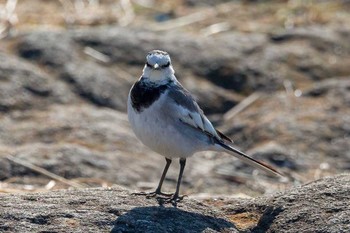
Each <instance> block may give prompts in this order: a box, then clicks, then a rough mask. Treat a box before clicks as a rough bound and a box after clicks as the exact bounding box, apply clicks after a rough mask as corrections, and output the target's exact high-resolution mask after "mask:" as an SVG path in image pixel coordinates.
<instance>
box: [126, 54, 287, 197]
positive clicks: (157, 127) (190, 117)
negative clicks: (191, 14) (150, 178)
mask: <svg viewBox="0 0 350 233" xmlns="http://www.w3.org/2000/svg"><path fill="white" fill-rule="evenodd" d="M127 112H128V119H129V122H130V125H131V128H132V130H133V131H134V133H135V135H136V137H137V138H138V139H139V140H140V141H141V142H142V143H143V144H144V145H146V146H147V147H149V148H150V149H151V150H153V151H155V152H157V153H158V154H160V155H162V156H164V157H165V161H166V164H165V167H164V170H163V173H162V175H161V178H160V181H159V184H158V186H157V188H156V190H155V191H154V192H151V193H148V195H167V194H165V193H163V192H162V191H161V189H162V185H163V181H164V179H165V177H166V174H167V172H168V168H169V167H170V164H171V162H172V160H173V159H179V162H180V171H179V175H178V179H177V184H176V190H175V193H174V194H169V200H170V201H172V202H177V201H180V200H182V198H183V197H182V196H180V194H179V193H180V185H181V180H182V177H183V172H184V169H185V166H186V160H187V158H189V157H190V156H192V155H193V154H195V153H197V152H201V151H218V152H226V153H228V154H230V155H233V156H235V157H237V158H239V159H241V160H242V161H243V162H245V163H247V164H249V165H251V166H254V167H256V168H259V169H261V170H263V171H265V172H267V173H269V174H272V175H277V176H282V174H281V173H280V172H279V171H277V170H276V169H275V168H273V167H271V166H269V165H267V164H265V163H263V162H260V161H257V160H255V159H253V158H251V157H250V156H248V155H247V154H245V153H244V152H242V151H240V150H238V149H236V148H235V147H233V145H232V144H233V141H232V140H231V139H230V138H229V137H228V136H226V135H225V134H224V133H222V132H220V131H219V130H217V129H215V128H214V126H213V124H212V123H211V122H210V121H209V120H208V118H207V117H206V116H205V114H204V112H203V110H202V109H201V108H200V107H199V105H198V103H197V102H196V100H195V99H194V97H193V96H192V95H191V93H190V92H189V91H188V90H187V89H185V88H184V87H183V86H182V85H181V84H180V82H179V81H178V80H177V79H176V77H175V71H174V68H173V66H172V63H171V59H170V55H169V54H168V53H167V52H165V51H162V50H153V51H150V52H149V53H148V54H147V56H146V64H145V66H144V68H143V73H142V75H141V77H140V78H139V79H138V80H137V81H136V82H135V83H134V84H133V86H132V87H131V89H130V91H129V95H128V101H127Z"/></svg>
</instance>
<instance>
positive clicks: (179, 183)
mask: <svg viewBox="0 0 350 233" xmlns="http://www.w3.org/2000/svg"><path fill="white" fill-rule="evenodd" d="M185 166H186V159H182V158H181V159H180V173H179V178H178V179H177V185H176V191H175V194H174V196H173V198H172V199H173V201H177V200H179V199H180V200H181V199H182V198H179V192H180V185H181V180H182V174H183V173H184V169H185Z"/></svg>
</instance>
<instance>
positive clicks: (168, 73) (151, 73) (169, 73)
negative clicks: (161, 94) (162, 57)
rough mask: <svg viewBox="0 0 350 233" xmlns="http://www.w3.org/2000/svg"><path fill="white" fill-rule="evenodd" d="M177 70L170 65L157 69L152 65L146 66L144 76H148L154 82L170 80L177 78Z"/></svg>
mask: <svg viewBox="0 0 350 233" xmlns="http://www.w3.org/2000/svg"><path fill="white" fill-rule="evenodd" d="M174 74H175V71H174V69H173V67H172V66H169V67H167V68H165V69H159V70H155V69H152V68H150V67H147V66H145V67H144V68H143V74H142V76H143V77H146V78H148V79H149V80H151V81H152V82H156V83H159V82H161V83H162V82H168V81H169V80H175V79H176V78H175V75H174Z"/></svg>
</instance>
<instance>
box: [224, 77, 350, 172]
mask: <svg viewBox="0 0 350 233" xmlns="http://www.w3.org/2000/svg"><path fill="white" fill-rule="evenodd" d="M325 86H326V88H325ZM347 87H348V81H347V79H337V78H335V79H334V80H332V79H329V80H327V81H326V80H325V81H323V82H320V83H319V84H318V85H315V87H314V88H311V89H309V90H308V89H306V91H305V95H302V96H300V97H295V96H294V95H289V94H287V93H283V92H280V93H278V94H277V93H276V95H273V97H272V96H267V95H266V96H262V97H261V98H260V99H259V100H257V101H256V102H255V103H254V104H253V105H254V106H250V107H249V108H247V109H246V110H245V111H243V112H241V113H240V114H238V115H236V117H235V119H234V120H230V121H228V122H225V123H224V124H223V125H224V126H225V127H223V128H225V129H226V130H227V131H226V133H227V134H228V135H231V136H232V137H233V139H234V140H235V139H236V140H235V141H236V143H237V144H238V145H244V146H245V147H244V148H243V149H248V148H250V149H251V151H248V153H251V154H254V150H255V149H258V148H259V146H260V147H261V146H262V145H263V144H266V142H274V143H275V144H279V145H283V147H286V148H288V149H287V150H288V152H287V153H283V154H285V155H286V154H289V156H288V157H289V159H291V161H290V162H291V163H290V164H295V163H296V161H298V162H297V163H298V164H302V165H303V167H304V168H303V169H302V170H305V169H306V170H308V169H312V168H315V167H318V169H319V168H320V166H321V164H322V163H327V164H328V165H329V169H330V170H333V169H339V170H342V169H344V168H345V167H349V164H350V154H349V151H348V150H347V149H346V148H349V146H350V144H349V143H350V141H349V140H348V139H349V127H348V125H350V118H349V117H347V116H349V115H350V111H349V109H350V108H347V107H344V106H348V105H349V94H348V91H347ZM301 92H303V90H302V91H301ZM312 93H319V94H316V96H315V94H312ZM317 95H320V96H318V97H317ZM321 99H322V100H321ZM339 116H341V117H339ZM259 144H260V145H259ZM254 145H255V146H254ZM316 151H317V152H316ZM274 154H275V155H276V154H279V152H278V151H276V150H275V153H274ZM263 157H264V158H268V157H270V156H269V155H267V154H266V153H265V155H264V156H262V157H259V158H260V159H261V158H263ZM275 159H277V157H275V156H274V158H272V160H270V161H271V162H272V163H274V162H273V160H275ZM223 164H225V162H224V163H223ZM276 165H277V164H276Z"/></svg>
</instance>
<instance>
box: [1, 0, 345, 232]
mask: <svg viewBox="0 0 350 233" xmlns="http://www.w3.org/2000/svg"><path fill="white" fill-rule="evenodd" d="M107 2H108V4H112V3H111V2H109V1H106V3H105V4H101V5H94V6H86V8H84V10H85V13H86V14H74V17H73V16H72V14H71V13H72V12H71V11H70V10H69V9H71V8H69V7H68V8H64V9H65V10H64V11H63V10H62V9H61V8H60V7H62V6H57V5H55V4H58V3H53V2H51V1H46V3H45V4H44V3H43V5H42V7H44V8H45V9H46V10H45V12H44V13H43V14H41V15H40V14H38V13H37V11H38V9H37V8H36V7H35V6H36V5H35V4H34V3H35V2H33V1H26V4H27V5H25V4H24V5H23V4H22V5H21V4H20V3H19V5H18V6H17V9H16V12H17V14H18V17H19V19H22V20H20V21H19V22H18V23H17V24H15V23H13V22H12V21H6V22H7V24H4V25H10V26H11V25H12V26H11V27H8V28H7V29H8V30H7V31H2V33H3V35H5V36H6V37H4V38H3V39H1V41H0V192H3V193H7V192H9V193H16V192H31V191H48V190H53V189H66V188H68V187H70V186H74V187H101V186H103V187H107V186H111V185H113V184H116V185H119V186H122V187H126V188H127V189H132V190H149V189H153V188H154V187H155V186H156V185H157V182H158V179H159V176H160V173H161V171H162V169H163V166H164V163H165V161H164V159H163V158H162V157H161V156H158V155H157V154H155V153H154V152H152V151H150V150H148V149H147V148H145V147H144V146H143V145H142V144H141V143H140V142H138V141H137V139H136V138H135V136H134V135H133V133H132V132H131V130H130V127H129V125H128V122H127V117H126V98H127V94H128V91H129V89H130V87H131V85H132V83H133V82H134V81H135V80H136V79H137V78H138V77H139V76H140V74H141V71H142V68H143V64H144V59H145V55H146V54H147V52H148V51H149V50H152V49H156V48H157V49H163V50H166V51H168V52H169V53H170V55H171V57H172V61H173V64H174V68H175V70H176V75H177V77H178V79H179V80H180V81H181V82H182V83H183V85H184V86H185V87H186V88H188V89H189V90H190V91H191V92H192V93H194V95H195V97H196V99H197V100H198V102H199V104H200V105H201V106H202V108H203V110H204V111H205V113H206V114H207V115H208V117H209V118H210V119H211V120H212V122H213V123H214V124H215V125H216V126H217V127H218V128H219V129H220V130H221V131H223V132H225V133H226V134H227V135H229V136H230V137H232V138H233V139H234V141H235V144H236V146H237V147H239V148H240V149H242V150H244V151H246V152H247V153H249V154H251V155H252V157H254V158H256V159H259V160H262V161H265V162H267V163H270V164H272V165H273V166H275V167H277V168H278V169H279V170H281V171H283V172H284V173H286V174H288V175H287V176H288V178H289V179H288V180H286V179H278V178H274V177H270V176H267V175H265V174H264V173H262V172H259V171H256V170H254V169H253V168H251V167H248V166H246V165H245V164H243V163H241V162H240V161H237V160H235V159H234V158H232V157H231V156H229V155H225V154H219V153H212V152H206V153H200V154H198V155H195V156H193V157H192V158H191V159H189V161H188V165H187V167H186V170H185V177H184V182H183V186H182V187H183V189H182V192H183V193H185V194H188V195H189V196H190V197H192V198H197V199H198V198H210V197H213V196H219V197H224V196H226V197H227V196H228V197H229V198H233V196H234V195H236V196H241V197H251V196H253V197H256V196H259V195H261V194H272V193H275V192H277V191H285V190H291V191H290V193H288V195H292V193H293V192H294V188H293V187H295V186H296V185H299V184H304V183H307V182H311V181H313V180H315V179H318V178H321V177H324V176H330V175H336V174H338V173H348V172H349V169H350V152H349V151H350V150H349V148H350V140H349V139H350V79H349V77H350V44H349V41H350V26H349V25H350V24H349V22H350V16H349V14H348V13H347V12H349V11H348V10H349V9H350V8H349V4H348V3H347V1H323V2H322V3H319V4H315V5H310V4H304V5H303V4H302V3H300V4H299V5H298V4H297V3H292V2H293V1H289V2H288V3H266V4H265V3H249V1H244V2H243V3H239V2H228V3H220V4H219V3H213V2H214V1H213V2H211V1H206V4H199V3H198V2H199V1H183V2H181V4H180V3H179V4H178V5H176V7H175V6H172V5H170V6H169V5H167V4H159V5H157V6H158V10H155V9H154V7H153V8H152V7H151V8H147V7H145V6H140V5H138V3H134V4H135V5H134V8H130V6H129V8H125V9H129V10H130V9H132V10H133V11H134V13H135V12H138V14H136V16H135V15H134V18H133V20H132V21H130V22H129V23H125V22H124V21H125V20H127V10H125V12H124V14H122V15H123V17H119V18H118V17H117V18H113V17H112V16H113V14H116V13H115V12H110V11H104V12H107V13H105V14H100V10H103V7H105V8H109V7H111V6H110V5H108V4H107ZM135 2H138V1H135ZM282 2H283V1H282ZM0 3H1V2H0ZM31 4H33V5H31ZM293 4H294V5H293ZM112 5H113V4H112ZM30 6H32V8H30V9H31V11H26V10H25V9H29V7H30ZM118 6H119V5H118ZM154 6H155V5H154ZM26 7H27V8H26ZM75 7H77V6H75ZM100 8H102V9H100ZM57 9H61V10H62V11H61V13H62V12H64V14H63V16H62V15H60V14H59V13H60V11H58V13H57ZM113 9H114V8H113ZM169 9H172V10H169ZM104 10H106V9H104ZM90 11H95V13H96V14H88V13H89V12H90ZM50 12H51V16H50ZM198 12H199V13H198ZM73 13H74V12H73ZM129 13H130V12H129ZM232 14H236V17H232ZM116 15H118V14H116ZM186 15H187V18H186ZM203 15H204V16H205V17H204V18H203V17H202V18H201V16H203ZM49 16H50V17H49ZM97 16H99V17H97ZM188 16H190V17H188ZM72 17H73V19H74V20H73V21H72ZM94 17H96V18H94ZM43 19H46V21H45V24H46V25H47V26H46V27H43V24H42V22H43ZM69 19H70V20H71V21H69ZM179 19H180V20H179ZM67 20H68V21H67ZM123 20H124V21H123ZM191 20H192V21H191ZM196 20H197V21H196ZM11 22H12V23H11ZM39 22H41V24H40V23H39ZM123 22H124V24H125V25H126V24H128V27H125V25H124V24H123ZM145 22H147V23H145ZM189 22H190V23H189ZM186 23H187V24H186ZM223 23H226V24H223ZM116 24H119V26H118V25H116ZM225 25H226V27H224V26H225ZM82 26H84V27H82ZM35 166H37V167H35ZM40 169H44V170H40ZM177 173H178V165H177V164H176V163H173V165H172V167H171V168H170V170H169V175H168V177H167V179H166V182H165V186H164V188H165V190H167V191H173V190H174V188H175V184H176V178H177ZM53 175H57V176H58V177H54V176H53ZM342 177H346V176H342ZM342 179H343V178H342ZM344 179H345V178H344ZM326 181H327V180H326ZM70 182H71V183H70ZM321 182H323V181H321ZM336 185H340V186H339V187H335V188H339V189H341V186H342V185H345V183H341V182H340V183H336ZM305 187H309V186H305ZM312 187H314V186H312ZM315 189H317V188H315ZM302 190H304V191H305V190H309V191H308V192H313V191H312V190H311V189H307V188H305V189H302ZM337 190H338V189H337ZM65 192H68V193H70V192H72V195H76V193H75V192H77V195H82V196H84V195H90V194H92V195H94V196H96V195H100V194H101V195H105V194H104V193H107V194H106V195H112V194H108V192H107V191H106V190H103V189H97V190H95V189H94V190H92V191H89V190H87V191H59V192H57V193H56V192H55V193H54V194H50V193H47V194H33V195H34V196H35V195H39V196H35V197H40V195H44V196H45V195H46V196H45V198H46V197H50V195H53V196H52V198H54V195H56V194H57V195H58V198H60V197H61V196H62V195H63V193H65ZM90 192H91V193H90ZM111 192H112V193H113V195H114V194H115V195H117V196H118V195H122V196H123V198H121V199H122V200H119V201H126V199H127V197H128V195H129V194H126V193H125V192H126V191H120V190H119V189H118V190H114V191H111ZM123 192H124V194H123ZM89 193H90V194H89ZM308 194H309V193H306V194H305V195H308ZM295 195H297V194H295ZM310 195H311V194H310ZM322 195H323V194H322ZM329 195H330V196H331V197H332V195H333V194H325V195H323V197H325V198H328V196H329ZM24 196H26V195H24ZM340 196H341V195H340V194H339V196H336V197H337V198H338V197H340ZM275 197H276V198H277V196H275ZM331 197H329V198H331ZM0 198H4V200H8V201H11V200H12V199H11V198H20V199H21V198H22V196H18V197H17V196H7V195H6V196H0ZM7 198H8V199H7ZM266 198H267V197H266ZM318 198H319V200H320V202H321V200H322V197H321V196H320V197H318ZM22 199H23V198H22ZM23 200H25V199H23ZM113 200H115V199H113ZM135 200H137V201H140V199H135ZM264 200H265V199H256V200H254V203H264ZM266 200H270V201H271V200H272V199H266ZM276 200H277V199H276ZM327 200H328V199H327ZM339 200H340V199H339ZM106 201H110V200H106ZM325 201H326V200H325ZM22 202H23V201H22ZM22 202H21V203H22ZM6 203H7V202H6ZM252 203H253V202H252ZM344 203H349V197H348V195H347V194H346V193H344ZM27 204H28V203H27ZM27 204H25V205H27ZM107 204H108V203H107ZM107 204H106V205H107ZM150 204H151V201H150V202H148V201H146V202H145V203H144V205H145V206H147V205H150ZM197 204H198V203H197V202H193V203H191V205H193V206H194V207H193V208H194V209H193V211H194V210H196V211H199V209H200V210H201V211H207V210H205V207H198V206H196V205H197ZM6 205H7V204H6ZM28 205H30V204H28ZM130 205H131V204H130ZM133 205H134V207H136V206H137V205H136V204H135V203H134V204H133ZM152 205H154V204H152ZM300 205H302V204H300ZM247 206H250V204H247V205H246V206H245V207H244V208H248V207H247ZM258 206H259V205H258ZM28 208H29V207H28ZM62 208H63V207H62ZM89 208H90V207H89ZM91 208H93V207H91ZM140 208H141V207H140ZM152 208H153V207H152ZM152 208H151V207H150V209H145V210H142V211H146V212H147V211H149V213H155V212H154V211H158V209H152ZM196 208H197V209H196ZM198 208H199V209H198ZM242 208H243V207H242ZM126 209H127V210H125V211H124V212H125V213H126V212H128V211H130V210H131V212H130V213H131V215H132V214H133V213H134V212H135V214H136V215H137V214H138V213H139V212H138V211H137V210H136V211H134V210H132V208H131V207H128V208H126ZM263 209H264V210H262V209H260V211H265V209H266V208H263ZM236 210H237V209H235V211H236ZM6 211H7V210H6ZM142 211H141V212H142ZM166 211H168V210H166ZM169 211H170V210H169ZM171 211H173V210H171ZM188 211H189V212H186V213H185V214H188V213H189V216H190V217H193V218H198V217H200V216H198V215H196V214H193V215H192V214H191V211H192V210H188ZM225 211H228V210H224V212H225ZM268 211H270V210H268ZM271 211H274V210H271ZM300 211H301V210H300ZM305 211H306V210H305ZM347 211H348V210H347ZM107 212H108V211H107ZM238 212H239V211H238ZM277 212H278V211H277ZM147 213H148V212H147ZM176 213H177V212H176ZM196 213H197V212H196ZM198 213H201V214H204V212H198ZM225 213H226V212H225ZM298 213H299V212H298ZM305 213H307V212H304V213H301V212H300V213H299V214H300V215H297V214H296V215H295V216H294V217H295V218H296V219H297V220H298V219H303V218H304V217H302V216H305ZM205 215H206V216H211V217H208V219H207V221H208V224H209V225H204V226H199V228H198V229H202V230H204V229H206V228H207V227H209V228H211V229H214V230H218V229H221V228H218V226H221V225H220V224H223V225H222V226H225V227H234V226H233V225H232V221H229V222H227V221H228V220H227V218H226V220H220V221H221V222H220V223H213V222H212V221H214V220H213V219H211V218H212V217H213V216H214V215H211V214H208V213H205ZM254 216H255V215H254V214H253V215H252V218H255V219H257V217H256V216H255V217H254ZM114 217H115V216H114ZM243 217H244V216H243ZM248 217H249V216H248ZM2 218H4V219H6V218H5V217H4V216H2ZM62 218H65V217H64V216H63V217H62ZM108 218H109V220H108V221H112V220H111V218H110V217H108ZM115 218H116V217H115ZM179 218H183V216H182V217H181V216H179ZM321 218H324V217H320V219H321ZM118 219H119V218H118ZM223 219H225V218H223ZM259 219H260V217H259ZM263 219H265V218H263ZM339 219H341V218H339ZM339 219H338V220H339ZM343 219H345V220H346V221H349V218H346V217H345V218H343ZM231 220H232V219H231ZM297 220H296V222H298V221H297ZM16 221H17V220H16ZM45 221H46V222H47V220H45ZM69 221H70V220H69ZM101 221H102V220H101ZM215 221H217V220H215ZM261 221H262V220H261ZM266 221H271V220H266ZM293 221H294V220H290V221H289V220H288V221H287V220H286V222H280V224H282V223H283V224H286V225H287V226H288V224H291V223H293ZM332 221H333V220H332ZM334 221H336V220H334ZM117 222H118V220H117ZM99 224H100V225H101V224H102V223H99ZM110 224H112V225H109V226H113V224H114V223H112V222H110ZM140 224H141V223H140ZM159 224H161V223H159ZM210 224H214V225H215V224H219V225H215V227H212V226H214V225H210ZM225 224H226V225H225ZM227 224H228V225H227ZM230 224H231V225H230ZM264 224H265V223H264ZM102 225H103V224H102ZM281 226H282V225H281ZM296 226H297V225H296ZM298 227H299V226H298ZM324 227H326V226H325V225H324ZM4 229H5V228H4ZM8 229H10V230H11V229H12V228H11V226H9V228H8ZM18 229H19V228H18ZM106 229H107V228H106ZM198 229H197V231H194V232H198V231H199V230H198ZM232 229H234V228H232ZM252 229H253V228H249V230H247V231H250V230H252ZM257 229H258V228H255V230H254V232H259V230H257ZM265 229H270V225H269V228H265ZM271 229H273V228H271ZM276 229H277V228H276ZM334 229H335V228H334ZM5 230H6V229H5ZM276 231H278V230H276ZM116 232H118V231H116ZM271 232H273V231H271ZM329 232H337V230H330V231H329Z"/></svg>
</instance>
